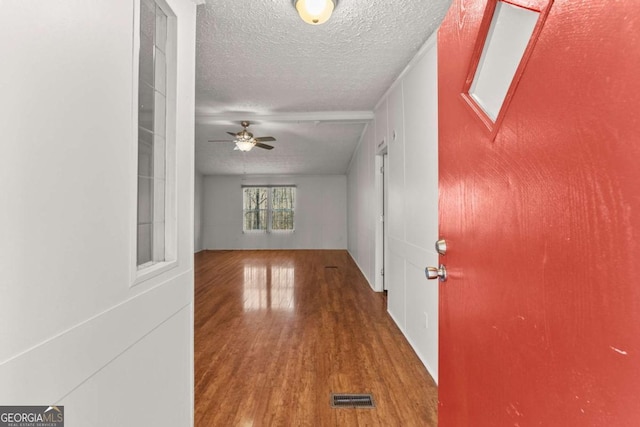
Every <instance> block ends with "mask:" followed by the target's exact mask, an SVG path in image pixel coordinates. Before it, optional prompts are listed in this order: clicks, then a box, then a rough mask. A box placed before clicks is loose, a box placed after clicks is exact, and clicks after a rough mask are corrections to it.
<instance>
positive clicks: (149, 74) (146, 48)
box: [139, 35, 153, 86]
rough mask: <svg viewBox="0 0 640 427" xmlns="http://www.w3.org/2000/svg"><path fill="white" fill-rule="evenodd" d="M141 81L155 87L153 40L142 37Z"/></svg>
mask: <svg viewBox="0 0 640 427" xmlns="http://www.w3.org/2000/svg"><path fill="white" fill-rule="evenodd" d="M139 67H140V81H141V82H144V83H146V84H148V85H150V86H152V85H153V40H152V39H151V38H149V37H145V36H144V35H141V36H140V65H139Z"/></svg>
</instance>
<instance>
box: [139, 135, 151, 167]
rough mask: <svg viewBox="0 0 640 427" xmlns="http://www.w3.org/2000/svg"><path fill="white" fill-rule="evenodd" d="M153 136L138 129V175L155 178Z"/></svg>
mask: <svg viewBox="0 0 640 427" xmlns="http://www.w3.org/2000/svg"><path fill="white" fill-rule="evenodd" d="M152 140H153V135H152V134H151V133H150V132H148V131H146V130H143V129H140V128H139V129H138V175H139V176H144V177H147V178H149V177H152V176H153V142H152Z"/></svg>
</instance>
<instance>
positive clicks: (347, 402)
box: [331, 393, 376, 408]
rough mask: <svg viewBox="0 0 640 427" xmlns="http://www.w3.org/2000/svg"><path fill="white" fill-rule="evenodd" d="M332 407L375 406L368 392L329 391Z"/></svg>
mask: <svg viewBox="0 0 640 427" xmlns="http://www.w3.org/2000/svg"><path fill="white" fill-rule="evenodd" d="M331 407H332V408H375V407H376V405H375V404H374V403H373V396H372V395H370V394H344V393H340V394H338V393H331Z"/></svg>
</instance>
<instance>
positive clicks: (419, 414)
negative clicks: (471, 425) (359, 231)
mask: <svg viewBox="0 0 640 427" xmlns="http://www.w3.org/2000/svg"><path fill="white" fill-rule="evenodd" d="M195 270H196V278H195V282H196V283H195V399H196V405H195V425H196V426H197V427H205V426H206V427H208V426H214V427H215V426H225V427H226V426H403V427H407V426H436V425H437V387H436V385H435V383H434V381H433V379H432V378H431V377H430V376H429V374H428V372H427V371H426V369H425V368H424V366H423V365H422V364H421V362H420V360H419V359H418V357H417V356H416V354H415V353H414V352H413V350H412V349H411V347H410V346H409V344H408V343H407V341H406V339H405V338H404V336H403V335H402V333H401V332H400V330H399V329H398V328H397V326H396V325H395V324H394V323H393V320H392V319H391V318H390V316H389V315H388V314H387V312H386V298H385V296H384V295H383V294H380V293H375V292H373V291H372V290H371V288H370V287H369V285H368V284H367V282H366V280H365V279H364V277H363V276H362V274H361V272H360V270H359V269H358V267H357V266H356V265H355V263H354V262H353V260H352V259H351V257H350V256H349V254H348V253H347V252H346V251H329V250H318V251H285V250H276V251H203V252H200V253H198V254H196V257H195ZM331 393H371V394H373V398H374V401H375V404H376V407H375V408H373V409H365V408H358V409H351V408H338V409H337V408H331V406H330V395H331Z"/></svg>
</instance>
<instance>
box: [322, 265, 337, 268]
mask: <svg viewBox="0 0 640 427" xmlns="http://www.w3.org/2000/svg"><path fill="white" fill-rule="evenodd" d="M324 268H335V269H337V268H338V266H337V265H325V267H324Z"/></svg>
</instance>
